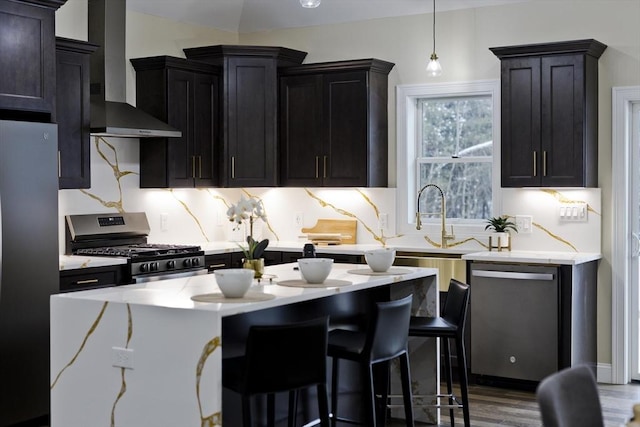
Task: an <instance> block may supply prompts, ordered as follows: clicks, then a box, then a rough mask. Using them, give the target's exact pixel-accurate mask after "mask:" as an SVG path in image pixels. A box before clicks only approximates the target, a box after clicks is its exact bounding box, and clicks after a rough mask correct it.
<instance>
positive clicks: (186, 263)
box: [182, 258, 191, 268]
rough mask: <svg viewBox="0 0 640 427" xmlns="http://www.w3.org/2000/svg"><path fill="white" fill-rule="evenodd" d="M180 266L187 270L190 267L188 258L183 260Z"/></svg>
mask: <svg viewBox="0 0 640 427" xmlns="http://www.w3.org/2000/svg"><path fill="white" fill-rule="evenodd" d="M182 265H183V266H185V267H187V268H189V267H191V260H190V259H189V258H187V259H185V260H184V261H182Z"/></svg>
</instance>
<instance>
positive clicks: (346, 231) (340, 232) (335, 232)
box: [300, 218, 358, 245]
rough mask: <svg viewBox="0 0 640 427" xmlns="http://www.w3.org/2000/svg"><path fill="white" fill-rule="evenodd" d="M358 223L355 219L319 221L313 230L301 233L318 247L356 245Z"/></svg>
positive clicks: (303, 230) (305, 229) (309, 229)
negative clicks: (344, 244)
mask: <svg viewBox="0 0 640 427" xmlns="http://www.w3.org/2000/svg"><path fill="white" fill-rule="evenodd" d="M357 228H358V221H357V220H355V219H322V218H321V219H318V221H317V222H316V225H314V226H313V227H311V228H302V229H301V230H300V231H302V232H303V233H305V234H306V235H307V238H308V239H309V240H310V241H311V243H313V244H316V245H339V244H341V243H346V244H355V243H356V230H357Z"/></svg>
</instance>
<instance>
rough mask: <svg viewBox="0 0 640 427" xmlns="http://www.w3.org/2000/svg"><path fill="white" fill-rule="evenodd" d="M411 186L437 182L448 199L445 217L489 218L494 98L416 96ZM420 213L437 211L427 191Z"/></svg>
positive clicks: (436, 199)
mask: <svg viewBox="0 0 640 427" xmlns="http://www.w3.org/2000/svg"><path fill="white" fill-rule="evenodd" d="M415 102H416V109H415V111H416V114H417V116H418V117H417V119H416V121H415V123H416V127H417V129H416V133H417V135H416V139H415V143H416V147H415V154H416V159H415V161H416V180H417V182H416V188H418V189H420V188H422V187H423V186H424V185H426V184H436V185H438V186H439V187H440V188H442V190H443V192H444V193H445V195H446V198H447V212H446V215H447V218H450V219H453V218H457V219H467V220H478V219H484V218H488V217H491V216H492V213H493V202H492V193H493V192H492V173H493V167H492V166H493V126H494V124H493V121H494V117H493V100H492V97H491V95H486V94H485V95H469V96H439V97H433V98H432V97H425V98H416V99H415ZM420 211H421V212H428V213H439V212H440V197H439V196H438V195H437V194H434V193H431V192H429V191H427V192H425V193H424V194H423V196H422V198H421V200H420Z"/></svg>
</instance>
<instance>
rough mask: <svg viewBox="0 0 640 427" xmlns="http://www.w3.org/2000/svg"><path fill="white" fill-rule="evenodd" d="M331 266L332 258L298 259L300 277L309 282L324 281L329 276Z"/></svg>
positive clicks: (318, 282)
mask: <svg viewBox="0 0 640 427" xmlns="http://www.w3.org/2000/svg"><path fill="white" fill-rule="evenodd" d="M332 266H333V259H332V258H300V259H299V260H298V267H299V268H300V273H301V274H302V278H303V279H304V280H306V281H307V283H311V284H320V283H322V282H324V281H325V280H326V279H327V277H329V273H331V267H332Z"/></svg>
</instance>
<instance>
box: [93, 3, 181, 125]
mask: <svg viewBox="0 0 640 427" xmlns="http://www.w3.org/2000/svg"><path fill="white" fill-rule="evenodd" d="M126 9H127V4H126V0H89V41H90V42H91V43H95V44H97V45H99V46H100V47H99V48H98V49H97V50H96V51H95V52H94V53H93V54H92V55H91V135H95V136H115V137H119V138H127V137H128V138H146V137H176V138H177V137H180V136H182V132H180V131H179V130H177V129H175V128H173V127H172V126H169V125H168V124H166V123H164V122H162V121H161V120H158V119H156V118H155V117H153V116H151V115H150V114H148V113H146V112H144V111H142V110H140V109H137V108H135V107H133V106H132V105H129V104H127V103H126V64H127V63H126V58H125V40H126V37H125V27H126Z"/></svg>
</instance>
